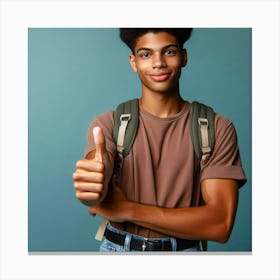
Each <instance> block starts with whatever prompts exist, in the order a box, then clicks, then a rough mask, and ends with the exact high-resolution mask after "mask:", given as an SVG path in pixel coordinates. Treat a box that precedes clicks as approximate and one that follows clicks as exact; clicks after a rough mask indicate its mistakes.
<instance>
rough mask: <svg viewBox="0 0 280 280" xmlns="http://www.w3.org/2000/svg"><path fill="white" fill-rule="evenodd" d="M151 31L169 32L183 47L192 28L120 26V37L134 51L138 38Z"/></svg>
mask: <svg viewBox="0 0 280 280" xmlns="http://www.w3.org/2000/svg"><path fill="white" fill-rule="evenodd" d="M149 32H153V33H158V32H167V33H169V34H171V35H172V36H174V37H175V38H176V40H177V42H178V44H179V46H180V47H181V48H183V45H184V43H185V42H186V41H187V40H188V39H189V38H190V36H191V33H192V28H120V38H121V40H122V41H123V42H124V43H125V44H126V45H127V46H128V47H129V48H130V49H131V51H132V52H134V48H135V45H136V42H137V39H138V38H139V37H140V36H142V35H145V34H146V33H149Z"/></svg>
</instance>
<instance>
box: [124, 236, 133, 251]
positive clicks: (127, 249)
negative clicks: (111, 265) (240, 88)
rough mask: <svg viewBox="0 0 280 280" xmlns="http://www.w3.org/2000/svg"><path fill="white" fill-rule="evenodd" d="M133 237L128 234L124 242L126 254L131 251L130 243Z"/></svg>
mask: <svg viewBox="0 0 280 280" xmlns="http://www.w3.org/2000/svg"><path fill="white" fill-rule="evenodd" d="M131 237H132V235H131V234H129V233H127V234H126V236H125V240H124V248H123V249H124V252H129V251H131V250H130V242H131Z"/></svg>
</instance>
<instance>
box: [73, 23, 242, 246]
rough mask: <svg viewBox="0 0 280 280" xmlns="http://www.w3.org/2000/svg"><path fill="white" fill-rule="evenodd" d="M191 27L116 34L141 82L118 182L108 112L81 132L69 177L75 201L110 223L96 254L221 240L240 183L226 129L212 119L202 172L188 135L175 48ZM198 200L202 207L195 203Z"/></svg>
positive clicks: (180, 56)
mask: <svg viewBox="0 0 280 280" xmlns="http://www.w3.org/2000/svg"><path fill="white" fill-rule="evenodd" d="M191 32H192V29H189V28H182V29H180V28H179V29H137V28H127V29H126V28H123V29H121V30H120V36H121V39H122V40H123V41H124V42H125V43H126V44H127V45H128V46H129V47H130V49H131V50H132V54H131V55H130V56H129V61H130V64H131V67H132V69H133V71H135V72H136V73H137V74H138V76H139V79H140V80H141V84H142V95H141V98H140V99H139V127H138V131H137V136H136V139H135V141H134V144H133V147H132V150H131V152H130V154H129V155H128V156H127V157H126V158H125V159H124V163H123V168H122V172H121V176H120V179H119V181H118V182H117V183H116V181H115V180H112V181H111V182H112V183H109V182H110V180H111V177H112V174H113V170H114V161H115V160H114V159H115V156H116V144H115V143H114V140H113V127H114V112H113V111H108V112H105V113H104V114H102V115H100V116H98V117H97V118H96V119H95V120H94V121H93V122H92V123H91V125H90V127H89V130H88V145H87V147H86V158H85V159H82V160H80V161H78V162H77V164H76V168H77V169H76V171H75V173H74V174H73V179H74V185H75V188H76V196H77V198H78V199H79V200H81V201H82V202H83V203H84V204H86V205H88V206H90V210H89V211H90V213H91V214H92V215H95V214H99V215H101V216H103V217H104V218H106V219H108V220H109V221H110V223H109V224H108V226H107V229H106V231H105V240H104V241H103V243H102V245H101V248H100V249H101V251H142V250H143V251H183V250H185V251H198V250H200V243H199V241H200V240H212V241H217V242H222V243H223V242H226V241H227V240H228V238H229V236H230V233H231V230H232V227H233V224H234V219H235V214H236V209H237V202H238V188H239V187H241V186H242V185H243V184H244V183H245V181H246V178H245V175H244V172H243V169H242V166H241V161H240V155H239V149H238V144H237V137H236V133H235V129H234V126H233V124H232V123H231V122H230V121H228V120H227V119H225V118H224V117H222V116H221V115H219V114H216V115H215V146H214V149H213V153H212V155H211V157H210V160H209V162H208V163H207V164H206V165H205V167H204V168H203V170H202V171H201V169H200V163H199V160H198V159H197V158H196V157H195V153H194V148H193V144H192V140H191V136H190V113H191V112H190V111H191V105H190V103H189V102H187V101H185V100H183V99H182V97H181V95H180V91H179V78H180V75H181V69H182V68H183V67H185V65H186V64H187V52H186V49H184V48H183V45H184V43H185V42H186V41H187V40H188V39H189V37H190V35H191ZM201 199H202V203H201Z"/></svg>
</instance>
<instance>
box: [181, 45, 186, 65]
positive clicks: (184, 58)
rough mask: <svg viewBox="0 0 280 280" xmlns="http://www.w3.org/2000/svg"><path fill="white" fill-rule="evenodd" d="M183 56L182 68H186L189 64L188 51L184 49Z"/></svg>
mask: <svg viewBox="0 0 280 280" xmlns="http://www.w3.org/2000/svg"><path fill="white" fill-rule="evenodd" d="M181 56H182V63H181V67H185V66H186V65H187V62H188V53H187V50H186V49H182V52H181Z"/></svg>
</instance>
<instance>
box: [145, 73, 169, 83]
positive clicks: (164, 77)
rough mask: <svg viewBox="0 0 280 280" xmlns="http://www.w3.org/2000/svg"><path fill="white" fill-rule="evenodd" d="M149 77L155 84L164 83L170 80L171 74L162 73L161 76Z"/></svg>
mask: <svg viewBox="0 0 280 280" xmlns="http://www.w3.org/2000/svg"><path fill="white" fill-rule="evenodd" d="M149 76H150V78H151V79H152V80H153V81H155V82H164V81H166V80H167V79H168V78H169V76H170V73H161V74H155V75H149Z"/></svg>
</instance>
